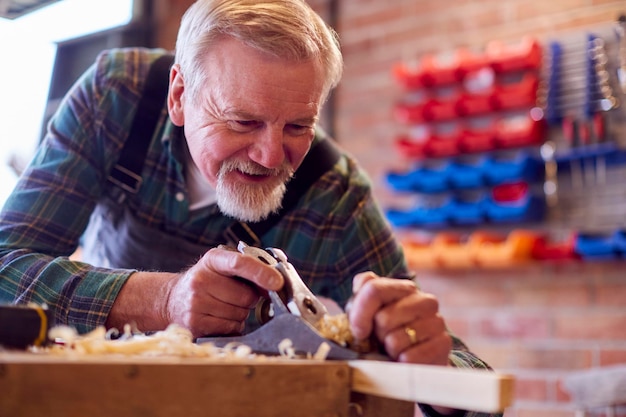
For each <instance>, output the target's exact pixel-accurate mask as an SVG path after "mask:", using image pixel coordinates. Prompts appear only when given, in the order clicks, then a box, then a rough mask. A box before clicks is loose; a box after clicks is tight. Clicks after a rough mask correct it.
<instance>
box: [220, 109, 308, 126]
mask: <svg viewBox="0 0 626 417" xmlns="http://www.w3.org/2000/svg"><path fill="white" fill-rule="evenodd" d="M226 116H227V117H235V118H238V119H242V120H263V118H262V117H259V116H257V115H254V114H252V113H248V112H245V111H230V112H226ZM318 119H319V117H318V116H311V117H302V118H299V119H294V120H288V121H287V124H299V125H314V124H316V123H317V121H318Z"/></svg>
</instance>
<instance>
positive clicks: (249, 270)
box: [198, 248, 284, 291]
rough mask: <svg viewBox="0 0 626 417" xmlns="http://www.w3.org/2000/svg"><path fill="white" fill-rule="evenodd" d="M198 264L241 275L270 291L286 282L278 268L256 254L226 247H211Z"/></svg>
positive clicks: (218, 271)
mask: <svg viewBox="0 0 626 417" xmlns="http://www.w3.org/2000/svg"><path fill="white" fill-rule="evenodd" d="M198 264H201V265H202V266H203V267H204V268H206V269H208V270H212V271H215V272H217V273H219V274H222V275H225V276H236V277H241V278H243V279H245V280H248V281H250V282H252V283H254V284H256V285H258V286H259V287H261V288H263V289H265V290H268V291H278V290H279V289H281V288H282V286H283V282H284V281H283V276H282V275H281V274H280V272H278V270H277V269H276V268H273V267H271V266H269V265H267V264H265V263H264V262H262V261H261V260H259V259H257V258H256V257H254V256H250V255H245V254H242V253H239V252H235V251H232V250H228V249H224V248H213V249H210V250H209V251H208V252H207V253H205V254H204V256H203V257H202V258H201V259H200V261H198Z"/></svg>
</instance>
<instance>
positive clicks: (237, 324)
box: [183, 315, 245, 338]
mask: <svg viewBox="0 0 626 417" xmlns="http://www.w3.org/2000/svg"><path fill="white" fill-rule="evenodd" d="M183 326H185V327H187V328H188V329H189V330H190V331H191V334H192V335H193V337H194V338H196V337H204V336H225V335H236V334H241V333H242V332H243V330H244V327H245V321H238V320H228V319H224V318H219V317H215V316H207V315H196V316H193V319H191V320H190V321H189V322H188V323H186V324H183Z"/></svg>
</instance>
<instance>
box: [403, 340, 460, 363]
mask: <svg viewBox="0 0 626 417" xmlns="http://www.w3.org/2000/svg"><path fill="white" fill-rule="evenodd" d="M451 349H452V338H451V337H450V335H449V334H448V333H447V332H442V333H439V334H438V335H436V336H433V337H432V338H430V339H428V340H427V341H425V342H422V343H419V344H416V345H414V346H412V347H410V348H409V349H406V350H404V351H403V352H402V353H401V354H400V355H399V356H398V358H397V360H398V361H399V362H405V363H419V364H424V365H442V366H447V365H448V362H449V357H450V351H451Z"/></svg>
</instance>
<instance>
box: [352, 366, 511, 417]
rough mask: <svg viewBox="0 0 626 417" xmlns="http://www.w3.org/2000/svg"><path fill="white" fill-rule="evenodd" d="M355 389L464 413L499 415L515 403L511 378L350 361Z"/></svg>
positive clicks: (464, 371)
mask: <svg viewBox="0 0 626 417" xmlns="http://www.w3.org/2000/svg"><path fill="white" fill-rule="evenodd" d="M349 364H350V367H351V368H352V378H351V380H352V382H351V383H352V390H353V391H356V392H360V393H364V394H371V395H377V396H381V397H385V398H395V399H398V400H405V401H415V402H421V403H425V404H430V405H440V406H444V407H450V408H458V409H462V410H473V411H484V412H489V413H492V412H500V411H503V410H504V409H505V408H506V407H508V406H509V405H511V403H512V402H513V384H514V379H513V377H511V376H508V375H501V374H497V373H494V372H488V371H478V370H469V369H456V368H446V367H441V366H429V365H413V364H404V363H397V362H377V361H358V360H357V361H350V362H349Z"/></svg>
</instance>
